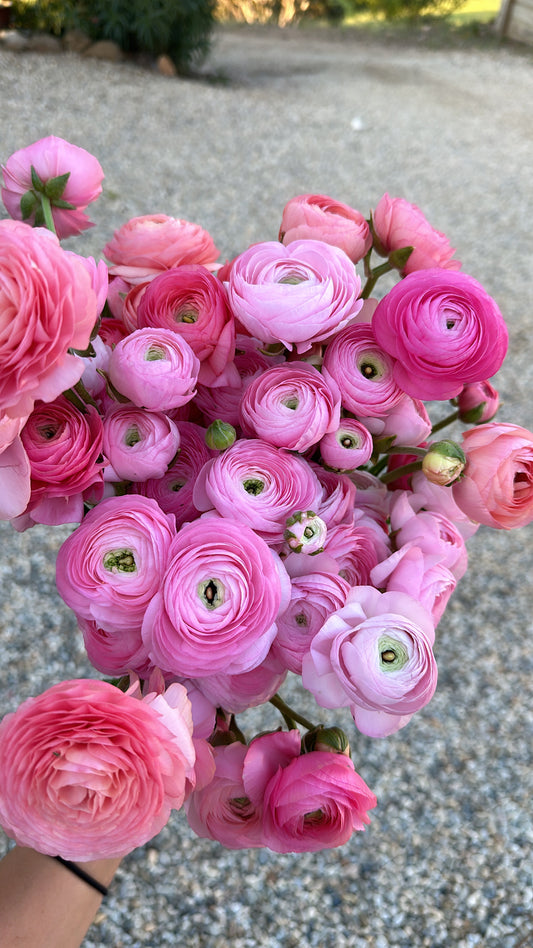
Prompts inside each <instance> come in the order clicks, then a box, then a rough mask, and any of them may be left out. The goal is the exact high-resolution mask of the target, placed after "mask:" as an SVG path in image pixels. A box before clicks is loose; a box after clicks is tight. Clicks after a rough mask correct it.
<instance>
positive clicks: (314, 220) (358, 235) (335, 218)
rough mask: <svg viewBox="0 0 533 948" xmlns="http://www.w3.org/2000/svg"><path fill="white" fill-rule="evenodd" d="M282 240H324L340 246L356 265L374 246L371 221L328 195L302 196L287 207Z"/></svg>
mask: <svg viewBox="0 0 533 948" xmlns="http://www.w3.org/2000/svg"><path fill="white" fill-rule="evenodd" d="M279 239H280V241H281V242H282V243H284V244H285V245H287V244H290V243H292V242H293V241H294V240H306V239H307V240H308V239H311V240H323V241H324V243H326V244H332V245H333V246H334V247H340V248H341V250H344V252H345V253H346V254H347V256H348V257H349V258H350V260H352V261H353V263H357V261H358V260H362V258H363V257H364V256H365V254H366V253H367V251H368V250H370V247H371V246H372V235H371V233H370V228H369V226H368V222H367V221H366V219H365V217H364V215H363V214H361V212H360V211H356V210H355V209H354V208H353V207H349V205H348V204H343V203H342V201H335V200H334V199H333V198H330V197H327V196H326V195H325V194H300V195H298V196H297V197H293V198H291V200H290V201H289V202H288V203H287V204H286V205H285V207H284V209H283V214H282V217H281V227H280V232H279Z"/></svg>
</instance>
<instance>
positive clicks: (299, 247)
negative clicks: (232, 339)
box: [228, 240, 363, 352]
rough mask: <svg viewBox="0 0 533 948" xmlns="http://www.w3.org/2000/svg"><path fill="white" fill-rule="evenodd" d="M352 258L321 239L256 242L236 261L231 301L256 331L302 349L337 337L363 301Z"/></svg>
mask: <svg viewBox="0 0 533 948" xmlns="http://www.w3.org/2000/svg"><path fill="white" fill-rule="evenodd" d="M360 292H361V281H360V280H359V277H358V276H357V274H356V272H355V269H354V266H353V263H352V262H351V260H350V258H349V257H347V255H346V254H345V253H344V251H343V250H339V248H338V247H331V246H330V245H329V244H326V243H323V241H319V240H296V241H294V243H291V244H289V246H288V247H284V246H283V244H280V243H278V242H277V241H266V242H265V243H259V244H253V245H252V246H251V247H249V248H248V250H245V251H244V253H242V254H241V255H240V256H239V257H237V258H236V260H234V261H233V265H232V267H231V272H230V274H229V282H228V296H229V301H230V306H231V308H232V310H233V313H234V315H235V316H236V317H237V318H238V320H239V322H240V323H241V324H242V325H243V326H244V327H245V328H246V330H247V331H248V332H249V333H250V335H252V336H255V337H256V338H257V339H262V340H263V341H264V342H266V343H275V342H282V343H283V344H284V345H285V346H286V347H287V349H292V347H293V345H295V346H296V349H297V351H298V352H305V351H306V350H307V349H310V348H311V346H312V344H313V343H314V342H322V341H323V340H325V339H329V338H331V336H333V335H334V334H335V333H336V332H338V331H339V330H340V329H342V327H343V326H345V325H346V324H347V323H348V322H349V321H350V320H352V319H353V318H354V317H355V316H356V315H357V313H358V312H359V310H360V309H361V307H362V305H363V300H361V299H359V294H360Z"/></svg>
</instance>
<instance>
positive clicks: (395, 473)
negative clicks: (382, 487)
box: [381, 461, 422, 484]
mask: <svg viewBox="0 0 533 948" xmlns="http://www.w3.org/2000/svg"><path fill="white" fill-rule="evenodd" d="M421 470H422V461H411V462H410V463H409V464H402V466H401V467H397V468H395V469H394V470H392V471H387V473H386V474H383V475H382V477H381V480H382V482H383V484H390V483H391V482H392V481H395V480H396V479H397V478H398V477H403V476H404V474H414V472H415V471H421Z"/></svg>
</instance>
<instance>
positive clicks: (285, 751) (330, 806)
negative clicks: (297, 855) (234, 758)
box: [243, 730, 377, 853]
mask: <svg viewBox="0 0 533 948" xmlns="http://www.w3.org/2000/svg"><path fill="white" fill-rule="evenodd" d="M243 785H244V789H245V792H246V796H247V798H248V799H249V800H250V803H251V804H252V805H253V806H255V807H256V808H258V807H261V808H262V813H263V833H262V840H263V845H265V846H267V847H268V848H269V849H272V850H273V851H274V852H281V853H289V852H317V851H318V850H322V849H332V848H335V847H337V846H342V845H343V844H344V843H346V842H347V841H348V840H349V839H350V837H351V835H352V833H353V832H354V831H356V830H364V828H365V825H366V824H368V823H370V819H369V817H368V812H367V811H368V810H371V809H373V808H374V807H375V806H376V803H377V800H376V797H375V795H374V794H373V793H372V791H371V790H370V789H369V788H368V787H367V785H366V783H365V782H364V780H363V779H362V777H360V776H359V774H358V773H356V771H355V768H354V765H353V762H352V760H351V759H350V758H349V757H346V756H345V755H344V754H336V753H331V754H330V753H328V752H327V751H311V752H310V753H307V754H303V755H302V754H301V752H300V734H299V732H298V731H297V730H292V731H288V732H287V731H282V732H275V733H269V734H264V735H261V736H260V737H257V738H255V740H253V741H252V743H251V744H250V746H249V748H248V751H247V753H246V756H245V759H244V764H243Z"/></svg>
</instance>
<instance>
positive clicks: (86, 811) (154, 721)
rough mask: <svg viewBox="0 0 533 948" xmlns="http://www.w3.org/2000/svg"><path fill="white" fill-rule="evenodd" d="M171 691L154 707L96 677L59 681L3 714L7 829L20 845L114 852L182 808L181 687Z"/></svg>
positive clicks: (184, 724) (0, 784) (99, 854)
mask: <svg viewBox="0 0 533 948" xmlns="http://www.w3.org/2000/svg"><path fill="white" fill-rule="evenodd" d="M171 689H172V694H171V695H169V700H168V701H166V702H165V705H166V707H165V709H164V713H163V709H160V708H159V707H158V706H157V704H154V703H153V702H150V701H148V702H145V701H144V700H138V699H137V698H136V697H133V696H132V695H130V694H123V692H122V691H120V690H119V689H118V688H116V687H114V686H113V685H111V684H108V683H107V682H104V681H91V680H85V679H80V680H74V681H64V682H61V683H60V684H58V685H54V686H53V687H52V688H49V689H48V691H45V692H44V693H43V694H41V695H39V696H38V697H36V698H28V699H27V700H26V701H25V702H24V703H23V704H21V705H20V707H19V708H18V709H17V711H15V712H14V713H12V714H8V715H6V717H5V718H4V720H3V721H2V723H1V724H0V823H1V824H2V826H3V828H4V829H5V831H6V833H8V835H10V836H12V837H13V838H14V839H15V840H16V841H17V843H18V844H19V845H21V846H30V847H32V848H33V849H36V850H37V851H38V852H42V853H46V854H47V855H49V856H55V855H61V856H62V857H63V858H65V859H71V860H75V861H81V862H85V861H87V860H91V859H103V858H118V857H122V856H124V855H126V853H128V852H130V851H131V850H132V849H134V848H136V847H137V846H140V845H142V844H143V843H146V842H147V841H148V840H149V839H151V838H152V837H153V836H155V834H156V833H158V832H159V831H160V830H161V829H162V828H163V826H164V825H165V823H166V822H167V820H168V818H169V816H170V812H171V809H173V808H175V809H178V808H179V807H181V805H182V803H183V801H184V799H185V795H186V792H187V790H188V789H189V783H188V781H189V777H190V776H191V775H192V774H193V773H194V762H195V754H194V746H193V743H192V737H191V735H192V719H191V716H190V705H189V703H188V700H187V693H186V691H185V689H184V688H182V686H181V685H172V686H171ZM178 690H179V691H178ZM169 691H170V689H169Z"/></svg>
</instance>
